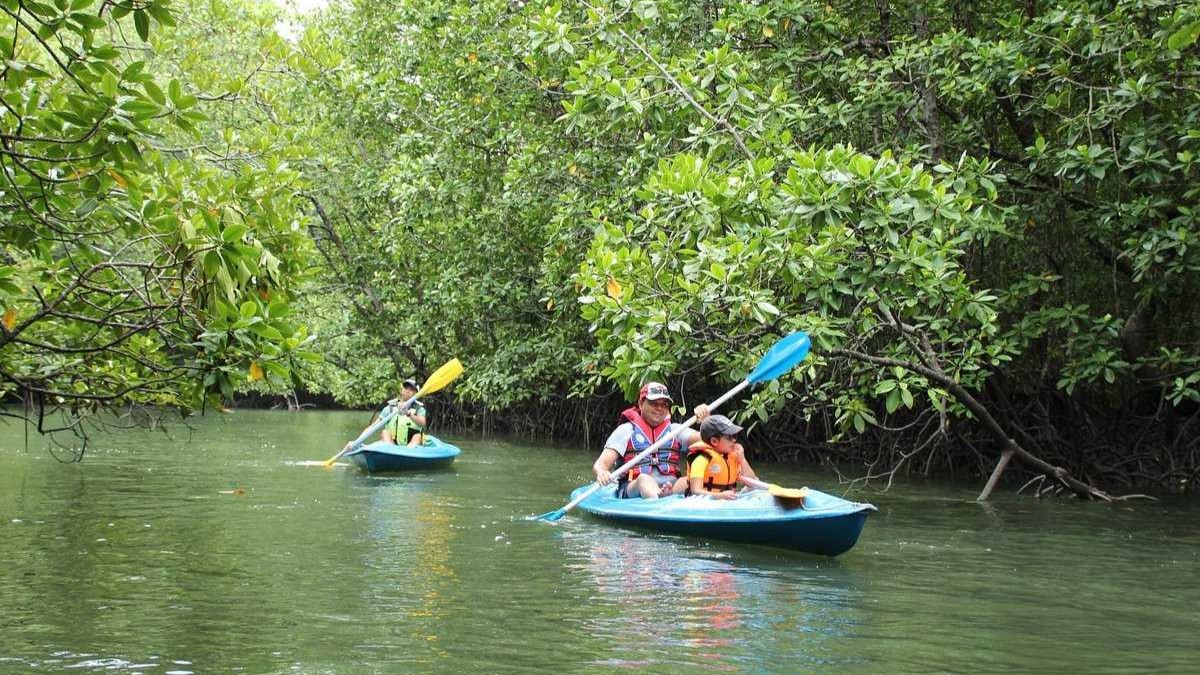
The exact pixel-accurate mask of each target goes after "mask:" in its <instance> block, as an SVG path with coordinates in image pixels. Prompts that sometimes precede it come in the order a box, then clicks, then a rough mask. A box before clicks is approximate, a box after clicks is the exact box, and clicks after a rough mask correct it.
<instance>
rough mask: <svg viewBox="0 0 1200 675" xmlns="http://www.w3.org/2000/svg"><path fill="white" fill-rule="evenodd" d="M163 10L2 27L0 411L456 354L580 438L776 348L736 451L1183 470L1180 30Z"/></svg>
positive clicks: (464, 391) (1193, 375) (772, 2)
mask: <svg viewBox="0 0 1200 675" xmlns="http://www.w3.org/2000/svg"><path fill="white" fill-rule="evenodd" d="M178 4H180V3H176V4H173V5H172V6H171V7H170V8H169V9H168V7H167V6H166V4H165V3H164V2H162V1H161V0H158V1H154V2H144V3H142V2H139V3H132V4H130V3H120V2H118V3H108V2H106V3H103V4H102V5H101V6H99V7H98V8H97V7H92V6H91V5H90V3H89V2H87V0H76V1H75V2H74V3H73V4H72V3H69V2H67V1H66V0H59V2H58V4H56V5H53V6H51V5H45V4H36V3H21V2H16V0H9V1H8V2H5V3H4V5H5V7H6V12H7V16H8V17H9V20H10V24H11V26H12V28H13V30H12V31H9V32H10V33H12V34H14V35H17V36H18V37H20V40H18V41H13V43H12V44H11V45H10V44H5V43H0V48H5V49H6V50H7V51H8V52H9V53H10V54H12V55H13V57H12V58H11V59H10V60H9V62H8V64H9V65H8V67H7V68H6V69H5V70H4V85H5V91H6V93H5V96H4V100H5V103H6V108H7V112H6V115H5V117H4V134H5V136H4V138H5V144H4V150H5V152H6V154H5V155H4V161H6V162H8V165H9V167H10V169H11V170H10V171H9V172H8V175H9V179H8V180H9V181H10V184H11V185H10V187H11V189H9V190H6V192H5V199H6V200H7V201H6V206H5V211H4V217H5V219H6V221H5V223H6V225H5V230H4V235H3V237H4V239H3V243H4V246H5V251H6V258H5V260H4V261H3V266H0V293H3V294H5V295H4V306H5V307H6V308H7V309H10V310H11V311H10V313H9V314H7V315H6V319H5V323H4V325H5V329H4V330H5V332H4V333H3V336H4V337H3V342H0V371H2V372H3V373H5V378H6V379H5V382H6V384H4V385H0V386H7V387H8V388H9V390H20V391H24V392H27V393H28V392H35V393H36V392H42V393H44V394H49V393H52V394H53V395H56V396H58V395H61V396H64V400H68V399H67V397H66V393H65V392H69V391H72V390H73V389H78V388H80V387H85V388H87V387H101V386H102V384H103V383H105V382H110V383H111V384H112V385H113V386H115V385H116V384H117V383H119V382H123V381H125V380H126V378H131V379H130V381H131V382H132V383H133V384H134V385H135V386H134V387H132V388H131V389H130V390H129V392H134V393H128V392H118V391H117V390H115V389H114V390H112V391H109V390H105V395H106V396H107V397H108V398H107V399H102V400H112V401H117V400H121V401H124V400H136V401H141V402H160V403H172V404H179V403H183V402H192V403H193V404H194V402H195V401H196V400H198V399H197V397H199V396H202V395H203V394H205V393H217V392H221V393H224V394H225V395H228V394H229V393H230V392H231V391H232V389H233V388H235V387H237V386H243V387H244V386H247V384H248V383H251V381H254V380H257V379H258V376H259V375H263V374H265V375H266V376H267V378H268V379H273V380H274V382H275V384H276V385H281V384H284V380H286V379H287V378H289V377H290V376H292V375H294V374H296V373H302V375H303V378H304V380H305V386H306V387H307V388H308V389H309V390H311V391H322V392H328V393H331V394H333V395H334V396H336V397H337V398H338V399H339V400H341V401H343V402H345V403H348V404H364V403H367V402H371V401H378V400H380V399H383V398H385V397H388V396H391V395H394V394H395V393H396V391H395V387H396V383H397V381H398V379H399V378H401V377H407V376H410V375H414V376H417V377H421V376H423V375H426V374H428V373H429V372H431V371H432V370H433V369H434V368H435V367H437V366H438V365H439V364H440V363H442V362H443V361H445V360H446V359H448V358H450V357H458V358H460V359H462V360H463V361H464V362H465V363H466V364H467V374H466V375H465V376H464V378H463V379H462V380H461V381H460V382H459V383H457V384H456V387H455V398H456V401H457V402H458V403H459V404H461V405H462V406H465V407H466V408H471V409H474V410H484V411H491V412H500V411H503V413H504V414H505V416H506V418H507V419H508V420H509V422H510V428H517V427H521V426H522V425H521V423H517V422H515V421H514V420H525V422H524V424H525V425H527V426H526V429H529V428H531V429H533V430H534V432H535V433H536V432H538V431H539V430H540V431H542V432H546V433H556V432H562V431H567V432H570V433H584V432H585V429H587V428H589V427H591V426H595V427H596V430H599V428H600V427H603V426H605V424H606V419H607V417H606V414H604V415H601V416H600V417H599V421H596V420H597V413H598V412H599V411H601V410H607V409H608V408H610V407H612V405H615V404H616V403H617V401H616V400H615V399H617V398H624V397H626V396H628V395H630V394H631V393H632V392H633V391H634V390H635V389H636V387H637V386H638V385H639V384H640V383H642V382H644V381H646V380H648V379H652V378H654V379H663V380H667V381H669V382H670V383H671V384H672V386H674V387H675V388H677V389H679V390H681V391H683V392H685V393H686V394H687V396H688V397H689V403H695V402H697V400H696V399H699V398H703V397H705V396H708V395H709V394H712V393H714V392H719V391H722V390H724V388H726V387H727V386H729V385H731V384H732V383H733V382H735V381H736V380H738V379H740V377H741V376H742V375H743V374H744V373H745V371H746V370H747V369H748V368H749V367H750V366H752V365H753V363H754V362H755V360H756V359H757V358H758V357H759V356H760V355H761V353H762V351H763V350H764V349H765V348H766V347H767V346H769V344H770V343H771V342H773V341H774V340H775V339H777V338H778V336H780V335H782V334H785V333H787V332H790V331H793V330H797V329H803V330H806V331H808V332H809V333H810V334H811V335H812V336H813V338H814V342H815V346H816V349H815V350H814V355H813V357H812V358H811V359H809V360H808V361H807V362H806V364H805V366H804V367H803V368H802V369H800V370H798V371H797V372H796V373H795V374H794V375H793V376H790V377H788V378H786V379H784V380H781V381H778V382H775V383H772V384H771V385H770V386H768V387H764V388H762V389H761V390H758V391H756V392H755V393H754V394H753V395H752V396H750V397H748V398H747V399H745V400H744V401H742V402H741V403H740V404H739V405H738V407H737V414H738V415H740V416H741V417H742V418H743V419H747V420H750V421H752V422H755V423H756V424H760V425H761V426H760V428H759V430H758V433H757V434H756V440H757V441H758V442H759V443H760V444H761V445H762V448H763V451H766V452H770V453H772V454H773V455H774V456H777V457H798V456H810V457H812V458H815V459H820V460H821V461H834V462H837V463H861V462H865V463H867V464H868V465H869V466H870V467H871V471H872V472H873V474H875V475H890V474H894V472H895V471H896V470H899V469H905V468H911V467H913V466H914V464H915V463H916V462H917V461H920V462H921V464H920V466H921V467H923V468H924V469H925V470H936V469H951V470H953V469H955V468H956V467H960V466H962V465H963V464H964V463H965V464H966V465H967V466H968V467H969V469H968V470H969V471H970V472H971V473H984V472H987V471H989V470H990V469H991V467H992V466H993V465H994V464H995V460H996V458H997V456H999V454H1000V453H1001V452H1003V453H1004V456H1005V457H1008V456H1009V455H1010V454H1012V453H1016V456H1017V457H1018V458H1020V459H1021V460H1023V461H1022V462H1019V464H1020V465H1021V466H1023V467H1024V470H1026V471H1027V472H1029V473H1030V475H1053V474H1057V475H1058V477H1059V478H1060V479H1061V480H1059V481H1056V484H1059V483H1066V484H1068V485H1070V486H1071V489H1073V490H1075V491H1076V492H1079V493H1080V494H1086V493H1087V492H1088V491H1087V489H1086V486H1085V483H1086V482H1088V481H1092V482H1097V483H1101V484H1109V483H1114V482H1120V481H1125V482H1139V483H1153V482H1157V483H1160V484H1167V485H1170V486H1171V487H1173V488H1184V489H1186V488H1188V487H1189V486H1190V481H1192V479H1193V478H1194V476H1195V474H1196V472H1197V470H1198V469H1200V460H1198V459H1197V457H1196V453H1195V450H1196V446H1197V443H1198V440H1197V439H1200V434H1198V433H1197V430H1196V428H1194V427H1195V425H1194V419H1195V417H1196V416H1197V415H1200V348H1198V345H1197V341H1196V339H1195V337H1194V334H1195V332H1194V331H1195V328H1196V326H1197V324H1198V323H1200V314H1198V313H1197V310H1196V308H1195V306H1194V304H1193V303H1192V302H1191V301H1190V298H1191V297H1192V296H1193V295H1194V294H1195V293H1196V292H1197V291H1198V290H1200V289H1197V288H1196V286H1197V280H1198V279H1200V276H1198V275H1197V272H1198V271H1200V249H1197V247H1196V245H1195V244H1196V242H1195V239H1196V237H1197V222H1196V208H1197V200H1198V197H1200V188H1198V187H1197V185H1198V184H1200V182H1198V181H1197V177H1198V176H1197V164H1196V162H1197V155H1198V153H1200V119H1198V117H1200V95H1198V94H1200V53H1198V47H1197V38H1198V36H1200V9H1198V8H1197V6H1196V5H1195V4H1194V3H1184V2H1177V1H1168V0H1141V1H1134V0H1118V1H1109V2H1085V1H1082V0H1066V1H1060V2H1042V3H1039V2H1029V1H1026V2H1020V3H1007V2H1001V1H997V2H987V3H963V2H932V3H890V2H886V1H881V2H875V3H867V4H864V3H851V2H841V3H838V2H826V1H825V0H822V1H821V2H815V1H810V0H769V1H763V2H757V1H755V2H752V1H749V0H742V1H737V0H730V1H719V0H703V1H701V2H691V1H687V0H617V1H609V2H601V1H596V2H559V3H526V2H509V1H501V0H480V1H478V2H474V3H459V2H451V1H449V0H426V1H425V2H420V3H412V2H397V3H374V2H362V1H353V2H352V1H344V2H333V3H330V5H329V6H327V7H325V8H323V9H321V10H319V11H316V12H312V13H309V14H305V15H302V16H299V17H295V18H293V23H290V24H286V26H288V28H286V29H285V28H281V27H282V26H285V24H281V23H278V22H279V19H280V15H279V12H278V10H276V9H274V8H273V6H271V5H261V4H257V3H255V2H253V1H252V0H243V1H237V0H220V1H219V0H209V1H207V2H201V1H198V0H197V1H196V2H191V3H187V4H186V7H185V8H184V9H180V8H178V7H176V5H178ZM89 8H90V9H89ZM183 18H186V20H181V19H183ZM174 24H178V25H174ZM131 30H132V32H130V31H131ZM43 33H44V35H43ZM60 35H68V36H69V37H67V38H60V37H59V36H60ZM101 35H103V36H104V39H103V40H101V39H99V37H98V36H101ZM133 35H137V36H138V37H137V38H133V37H132V36H133ZM228 35H237V36H238V37H237V39H231V38H229V37H227V36H228ZM126 36H129V37H128V38H127V37H126ZM52 38H53V39H52ZM127 39H128V40H129V42H126V40H127ZM146 39H149V43H148V44H149V46H151V47H153V48H154V50H155V56H154V57H153V58H139V57H138V55H139V54H142V51H140V50H141V47H138V45H140V44H141V43H140V42H139V41H140V40H146ZM108 42H113V43H117V44H121V45H124V46H134V47H137V48H135V49H116V48H114V47H111V46H109V45H108ZM138 63H141V64H142V65H137V64H138ZM202 113H203V114H202ZM189 138H190V139H191V140H190V141H186V142H185V141H184V140H183V139H189ZM189 143H190V144H189ZM9 223H11V226H10V225H9ZM301 235H306V236H305V237H303V240H302V237H301ZM130 265H134V267H130ZM138 265H140V266H138ZM96 266H99V267H96ZM310 266H311V267H310ZM93 268H95V270H96V271H95V272H91V271H88V270H92V269H93ZM132 271H136V274H135V275H132V276H131V272H132ZM85 272H86V273H85ZM99 274H104V275H106V276H104V277H103V282H102V283H101V282H99V281H98V282H96V283H92V282H90V281H88V280H89V279H91V278H92V275H99ZM96 278H97V279H99V278H100V277H96ZM302 279H304V280H303V281H302ZM72 280H83V281H84V282H87V283H78V284H77V285H76V286H72V285H71V284H72ZM301 283H303V284H304V285H303V293H301V294H297V293H296V291H297V289H298V288H300V286H298V284H301ZM95 288H100V289H101V290H94V289H95ZM133 288H137V289H140V290H139V292H124V291H125V290H128V289H133ZM64 293H66V295H65V296H63V297H67V298H69V299H70V298H74V299H73V300H70V301H69V302H67V301H64V302H57V301H54V300H53V299H52V298H55V297H58V296H60V295H63V294H64ZM72 294H73V295H72ZM291 300H298V301H299V302H298V303H296V302H293V303H292V304H293V305H294V306H295V307H298V308H299V309H298V311H297V310H293V314H292V315H291V316H290V317H289V319H284V315H285V313H286V312H287V311H288V310H287V309H286V308H285V305H286V304H287V303H288V301H291ZM131 302H132V303H134V304H135V306H134V307H130V306H129V303H131ZM297 316H299V317H300V318H299V319H296V318H295V317H297ZM98 318H99V319H101V320H102V325H99V326H95V327H92V326H94V325H95V323H96V320H97V319H98ZM292 320H294V321H296V323H297V324H308V325H310V326H311V327H312V330H313V331H314V332H315V333H316V334H317V335H318V336H319V339H318V340H317V341H316V342H315V343H314V344H315V345H316V346H317V349H318V350H319V351H320V352H322V354H323V355H324V357H325V359H324V361H322V362H319V363H316V362H314V363H312V364H309V365H305V366H304V368H303V369H302V370H299V371H298V370H296V369H295V368H293V367H292V366H294V365H295V363H294V359H293V358H292V357H293V356H295V355H301V356H307V354H306V353H305V352H304V350H303V343H304V342H305V340H306V338H307V337H308V333H306V332H305V331H304V330H303V329H301V328H298V327H297V325H293V324H292V323H290V321H292ZM126 323H127V324H130V326H127V327H126V328H122V327H121V326H122V325H123V324H126ZM49 336H53V338H54V339H53V340H51V339H50V337H49ZM72 340H75V341H86V342H87V343H88V344H89V345H93V346H94V345H104V344H107V343H108V342H110V341H111V342H112V344H111V345H110V346H108V347H105V348H104V349H102V350H97V351H95V352H92V351H77V350H78V347H76V346H73V345H76V344H77V343H76V342H72ZM135 340H136V341H137V342H136V343H133V342H131V341H135ZM133 344H136V345H137V346H136V348H134V347H133ZM34 363H36V364H37V366H36V368H41V369H42V370H41V371H38V370H36V368H35V367H34V365H33V364H34ZM105 369H110V370H108V371H106V370H105ZM179 369H183V370H184V371H186V372H187V373H189V374H192V373H194V374H195V375H196V376H197V377H198V378H199V379H197V380H196V386H195V387H194V388H191V389H188V391H187V392H186V393H188V396H184V393H185V392H184V391H183V389H184V388H181V387H180V386H179V380H178V379H177V377H176V373H177V372H178V370H179ZM42 371H45V372H44V373H43V372H42ZM118 371H119V372H120V373H121V374H120V375H119V376H118V375H114V374H112V373H113V372H118ZM98 373H99V376H98V375H97V374H98ZM55 378H58V379H55ZM64 378H65V379H64ZM159 382H165V383H164V384H156V383H159ZM255 386H257V385H255ZM110 389H112V387H110ZM88 391H90V390H88ZM79 393H80V392H76V394H77V395H78V394H79ZM568 395H573V397H571V398H568ZM606 397H607V399H612V400H608V402H605V401H606V400H607V399H606ZM597 401H600V403H599V404H597V403H596V402H597ZM461 409H464V408H460V410H461ZM1056 467H1064V470H1061V471H1059V470H1056ZM1068 473H1069V474H1071V475H1074V476H1077V477H1082V478H1083V479H1084V482H1082V483H1081V482H1074V483H1072V482H1071V481H1072V480H1074V479H1068V478H1066V476H1067V474H1068Z"/></svg>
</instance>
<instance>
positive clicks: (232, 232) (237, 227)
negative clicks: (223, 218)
mask: <svg viewBox="0 0 1200 675" xmlns="http://www.w3.org/2000/svg"><path fill="white" fill-rule="evenodd" d="M249 229H250V228H248V227H246V226H245V225H243V224H242V223H232V224H230V225H226V226H225V229H224V230H222V231H221V240H222V241H224V242H225V243H226V244H231V243H233V242H235V241H241V239H242V236H243V235H245V234H246V231H247V230H249Z"/></svg>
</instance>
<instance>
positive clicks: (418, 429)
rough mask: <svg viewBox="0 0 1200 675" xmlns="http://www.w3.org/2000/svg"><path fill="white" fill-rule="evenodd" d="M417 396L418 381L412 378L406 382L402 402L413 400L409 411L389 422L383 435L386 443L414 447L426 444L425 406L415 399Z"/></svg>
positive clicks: (401, 396) (401, 413) (404, 411)
mask: <svg viewBox="0 0 1200 675" xmlns="http://www.w3.org/2000/svg"><path fill="white" fill-rule="evenodd" d="M416 395H417V381H416V380H414V379H412V378H409V379H407V380H405V381H404V386H403V393H402V394H401V395H400V400H401V401H407V400H408V399H410V398H412V399H413V400H412V403H410V404H409V405H408V409H406V410H403V411H401V412H400V414H399V415H396V416H395V417H393V418H392V419H391V420H389V421H388V424H387V426H386V427H384V428H383V433H382V434H381V435H382V436H383V442H384V443H395V444H396V445H407V446H409V447H414V446H418V445H420V444H421V443H424V442H425V433H424V432H425V404H424V403H421V402H420V401H418V400H417V399H415V398H413V397H414V396H416Z"/></svg>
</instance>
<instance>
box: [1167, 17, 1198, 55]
mask: <svg viewBox="0 0 1200 675" xmlns="http://www.w3.org/2000/svg"><path fill="white" fill-rule="evenodd" d="M1198 36H1200V21H1194V22H1192V23H1189V24H1187V25H1185V26H1183V27H1182V28H1180V29H1179V30H1177V31H1175V32H1174V33H1172V34H1171V37H1169V38H1167V47H1168V48H1169V49H1176V50H1183V49H1184V48H1185V47H1190V46H1191V45H1192V43H1194V42H1195V41H1196V38H1197V37H1198Z"/></svg>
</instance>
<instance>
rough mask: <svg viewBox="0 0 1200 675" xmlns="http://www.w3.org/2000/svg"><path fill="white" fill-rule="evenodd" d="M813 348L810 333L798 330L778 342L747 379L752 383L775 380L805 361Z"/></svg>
mask: <svg viewBox="0 0 1200 675" xmlns="http://www.w3.org/2000/svg"><path fill="white" fill-rule="evenodd" d="M811 348H812V342H810V341H809V339H808V333H805V332H804V331H796V332H795V333H792V334H791V335H789V336H787V337H785V338H783V339H782V340H780V341H779V342H776V343H775V346H774V347H771V351H769V352H767V355H766V356H764V357H762V360H761V361H759V362H758V367H756V368H755V369H754V372H752V373H750V374H749V375H747V376H746V380H747V381H748V382H750V383H751V384H755V383H758V382H766V381H767V380H773V379H775V378H777V377H779V376H780V375H783V374H784V373H786V372H788V371H789V370H791V369H792V368H793V367H794V366H795V365H796V364H797V363H800V362H801V361H803V360H804V357H805V356H808V350H809V349H811Z"/></svg>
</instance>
